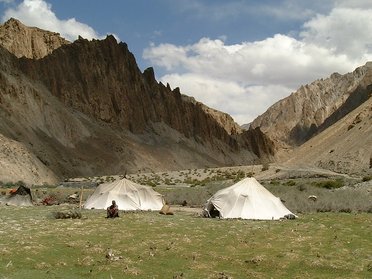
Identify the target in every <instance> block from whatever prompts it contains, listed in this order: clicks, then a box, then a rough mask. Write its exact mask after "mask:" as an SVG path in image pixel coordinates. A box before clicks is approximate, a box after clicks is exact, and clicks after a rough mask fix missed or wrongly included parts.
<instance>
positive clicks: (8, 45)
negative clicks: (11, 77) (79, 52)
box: [0, 18, 70, 59]
mask: <svg viewBox="0 0 372 279" xmlns="http://www.w3.org/2000/svg"><path fill="white" fill-rule="evenodd" d="M69 43H70V42H69V41H67V40H65V39H63V38H62V37H60V36H59V34H58V33H54V32H49V31H45V30H41V29H39V28H36V27H27V26H25V25H24V24H22V23H21V22H20V21H19V20H17V19H14V18H11V19H9V20H8V21H7V22H5V23H4V24H3V25H0V46H2V47H4V48H5V49H7V50H8V51H9V52H11V53H13V54H14V55H15V56H17V57H27V58H33V59H39V58H42V57H44V56H46V55H48V54H50V53H51V52H52V51H53V50H55V49H57V48H59V47H60V46H62V45H66V44H69Z"/></svg>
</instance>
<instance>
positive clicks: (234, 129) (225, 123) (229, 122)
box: [182, 95, 243, 135]
mask: <svg viewBox="0 0 372 279" xmlns="http://www.w3.org/2000/svg"><path fill="white" fill-rule="evenodd" d="M182 98H183V100H185V101H187V102H191V103H194V104H198V105H200V106H201V108H202V109H203V110H204V112H206V113H208V114H209V115H210V116H212V117H213V118H214V119H215V120H216V121H217V122H218V124H219V125H220V126H221V127H223V128H224V129H225V131H226V132H227V133H228V134H229V135H238V134H241V133H243V129H242V127H240V126H239V125H238V123H236V122H235V121H234V119H233V118H232V117H231V116H230V115H229V114H227V113H225V112H222V111H219V110H216V109H213V108H210V107H208V106H206V105H204V104H203V103H200V102H198V101H196V100H195V98H193V97H189V96H186V95H182Z"/></svg>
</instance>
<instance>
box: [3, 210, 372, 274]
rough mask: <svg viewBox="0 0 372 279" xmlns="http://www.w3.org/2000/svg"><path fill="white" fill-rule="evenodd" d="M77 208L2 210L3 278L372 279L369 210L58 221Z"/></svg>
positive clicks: (86, 215) (89, 216)
mask: <svg viewBox="0 0 372 279" xmlns="http://www.w3.org/2000/svg"><path fill="white" fill-rule="evenodd" d="M71 208H72V206H71V205H59V206H48V207H46V206H35V207H28V208H27V207H24V208H22V207H11V206H0V239H1V241H0V279H5V278H7V279H12V278H108V279H109V278H220V279H227V278H372V233H371V232H372V215H371V214H369V213H333V212H327V213H307V214H300V216H299V217H300V218H299V219H296V220H282V221H248V220H219V219H205V218H201V217H199V216H198V214H196V213H193V212H186V211H176V212H175V215H173V216H168V215H167V216H165V215H160V214H158V213H157V212H125V213H124V212H121V215H120V218H116V219H106V218H104V217H105V211H103V210H82V211H81V213H82V219H55V218H54V217H53V212H56V211H63V210H69V209H71ZM109 249H111V250H109ZM108 251H111V252H110V253H111V254H110V257H108V258H107V256H106V255H107V254H108Z"/></svg>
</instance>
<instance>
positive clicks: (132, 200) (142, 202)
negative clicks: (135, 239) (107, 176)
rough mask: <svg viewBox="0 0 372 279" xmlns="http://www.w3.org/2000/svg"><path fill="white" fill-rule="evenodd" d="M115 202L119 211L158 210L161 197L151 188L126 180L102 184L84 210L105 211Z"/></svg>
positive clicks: (88, 200) (161, 202)
mask: <svg viewBox="0 0 372 279" xmlns="http://www.w3.org/2000/svg"><path fill="white" fill-rule="evenodd" d="M113 200H115V201H116V204H117V205H118V208H119V210H160V209H161V208H162V207H163V197H162V195H161V194H159V193H158V192H155V191H154V190H153V189H152V188H151V187H147V186H143V185H139V184H137V183H134V182H132V181H130V180H128V179H125V178H124V179H122V180H117V181H114V182H112V183H104V184H101V185H99V186H98V187H97V189H96V190H95V191H94V193H93V194H92V195H91V196H90V197H89V198H88V199H87V201H86V202H85V204H84V208H88V209H92V208H95V209H106V208H107V207H109V206H110V205H111V203H112V201H113Z"/></svg>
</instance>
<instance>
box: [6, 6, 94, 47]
mask: <svg viewBox="0 0 372 279" xmlns="http://www.w3.org/2000/svg"><path fill="white" fill-rule="evenodd" d="M11 17H14V18H17V19H19V20H20V21H22V23H24V24H26V25H28V26H36V27H39V28H42V29H45V30H49V31H54V32H58V33H60V34H61V36H62V37H64V38H66V39H68V40H70V41H74V40H75V39H77V37H78V36H79V35H80V36H82V37H83V38H86V39H92V38H100V37H101V36H99V35H98V34H97V32H96V31H94V29H93V28H92V27H90V26H88V25H86V24H84V23H81V22H78V21H77V20H76V19H75V18H70V19H67V20H62V19H59V18H57V16H56V15H55V13H54V12H53V11H52V6H51V5H50V4H48V3H47V2H45V1H44V0H24V1H23V2H22V3H21V4H19V5H18V6H17V7H16V8H15V9H13V8H9V9H8V10H6V11H5V13H4V15H3V17H2V20H3V21H6V20H8V19H9V18H11Z"/></svg>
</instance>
